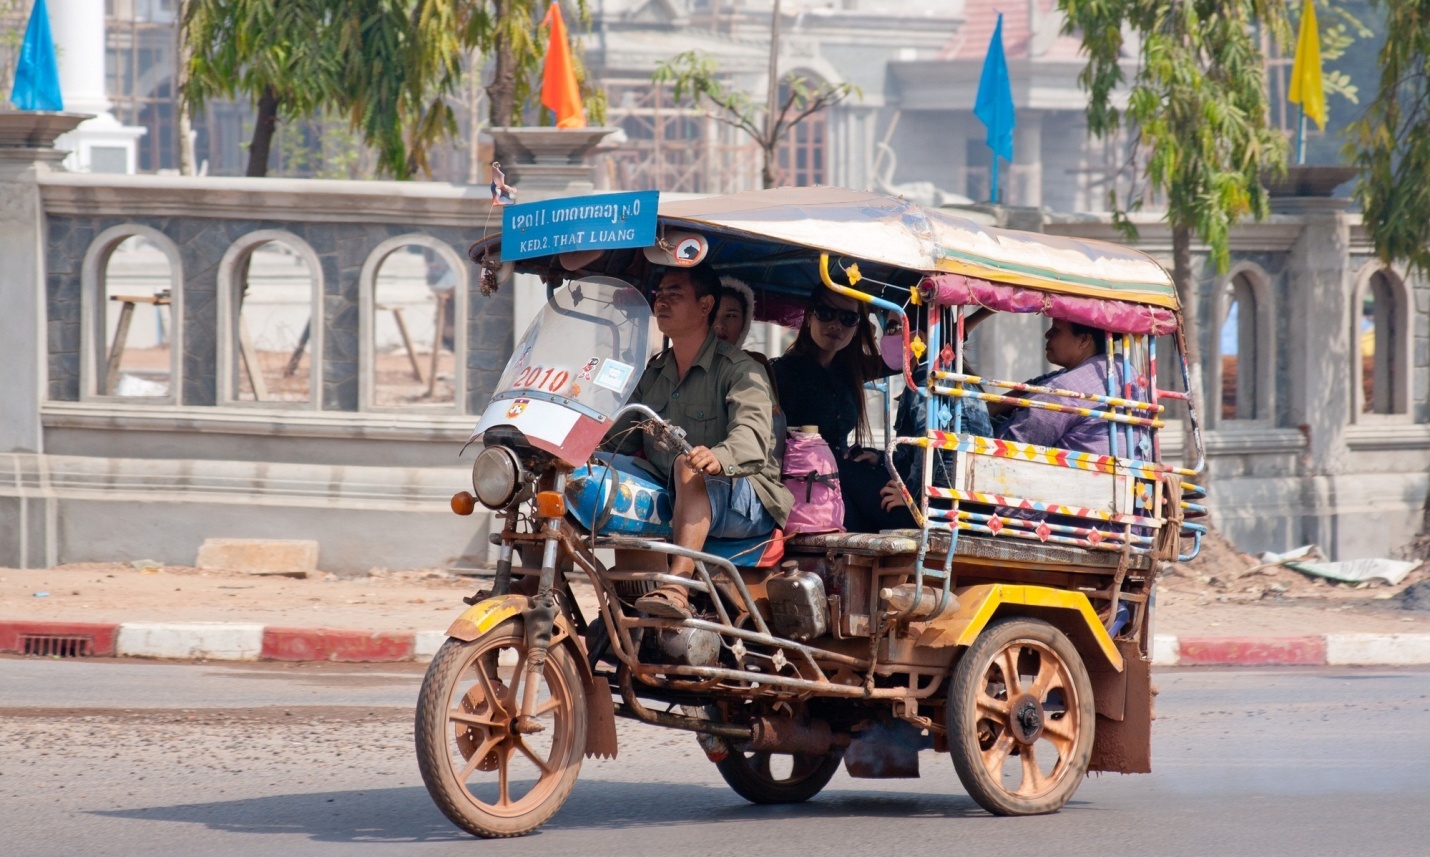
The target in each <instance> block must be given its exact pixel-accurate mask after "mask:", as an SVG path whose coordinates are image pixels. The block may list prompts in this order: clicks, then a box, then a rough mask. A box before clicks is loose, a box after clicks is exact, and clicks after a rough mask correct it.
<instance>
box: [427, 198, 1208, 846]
mask: <svg viewBox="0 0 1430 857" xmlns="http://www.w3.org/2000/svg"><path fill="white" fill-rule="evenodd" d="M518 237H519V236H514V235H496V236H493V237H491V238H488V239H486V240H484V241H482V242H479V243H478V244H477V245H474V246H473V248H472V249H471V251H470V255H471V257H472V259H473V261H474V262H475V263H476V264H477V265H478V266H480V268H481V275H482V278H483V283H484V284H485V286H486V287H487V288H488V289H492V288H511V287H514V286H513V285H512V283H511V270H512V268H513V263H512V262H509V261H508V262H503V260H502V258H501V250H502V247H503V244H504V243H506V242H512V241H515V240H517V239H518ZM697 257H698V258H697ZM653 260H654V261H653ZM692 260H693V262H698V263H699V264H704V265H709V266H711V267H712V268H713V269H714V270H715V271H717V272H719V273H722V274H725V273H728V274H731V275H734V276H738V277H739V278H741V279H742V280H744V281H745V282H746V283H748V284H750V286H751V287H752V289H753V290H754V292H755V295H756V311H757V315H758V317H760V318H762V319H767V320H775V321H780V322H784V323H787V324H798V322H799V319H800V317H801V314H802V312H803V309H804V306H805V303H806V302H807V301H808V299H809V295H810V294H811V293H812V292H813V291H814V290H816V289H817V288H820V287H821V286H822V287H823V288H825V289H829V290H832V291H834V292H837V293H839V294H841V295H844V296H846V297H852V298H854V299H856V300H858V301H862V302H866V303H868V304H869V305H871V306H872V307H874V308H876V309H877V310H878V311H879V312H880V313H881V314H883V315H884V317H886V318H887V319H889V320H890V321H891V322H895V323H897V324H899V325H900V327H899V328H897V329H901V331H902V333H901V334H899V335H900V337H901V340H902V341H901V343H900V348H899V349H898V352H899V353H901V354H902V358H901V359H902V364H903V365H902V366H897V367H894V371H895V374H894V376H893V377H892V378H891V379H890V381H889V383H888V384H885V385H883V387H882V389H881V390H880V391H879V393H878V394H876V395H882V397H883V401H884V404H885V406H884V408H883V420H882V422H883V433H882V436H883V445H884V451H885V453H886V456H887V460H888V461H892V459H893V456H894V455H895V453H897V452H898V451H899V450H901V449H904V450H913V451H914V452H915V453H916V454H917V455H919V456H921V465H920V468H921V474H922V475H921V477H920V479H919V480H918V481H919V482H920V483H921V484H907V482H908V480H905V479H904V478H903V477H901V476H900V472H899V470H898V469H897V468H896V467H894V466H893V465H892V464H890V465H889V467H888V471H889V475H890V479H891V480H893V481H894V482H896V483H897V484H898V485H899V486H901V493H902V497H903V498H904V502H905V503H906V505H907V507H908V510H909V513H910V515H911V517H912V519H913V520H914V522H915V523H916V526H915V527H914V528H912V529H905V530H896V531H885V532H874V533H853V532H831V533H823V534H815V535H810V534H805V535H799V536H793V537H788V536H786V535H785V534H783V533H780V532H778V531H776V532H775V533H772V534H770V535H768V536H761V537H759V538H756V539H750V540H746V541H741V542H733V543H725V542H719V541H715V540H712V541H708V542H707V543H706V544H705V546H704V548H703V550H699V551H691V550H687V549H685V548H681V547H679V546H678V545H675V544H674V543H673V542H672V541H670V538H669V537H670V533H671V528H670V519H671V507H670V498H669V495H668V493H667V492H666V491H665V487H666V486H662V485H657V484H653V483H650V482H647V481H642V480H640V479H638V478H632V477H630V476H628V475H625V474H622V473H620V472H618V471H616V470H614V469H612V468H610V467H608V466H605V465H604V464H603V463H602V461H600V460H596V459H594V458H593V454H594V453H595V452H596V451H597V448H598V445H599V444H600V443H601V442H602V440H603V437H605V435H606V434H607V432H608V431H609V430H610V428H611V427H612V426H613V425H615V424H617V423H618V422H620V421H622V420H627V419H629V418H631V416H632V415H635V416H636V418H637V419H638V424H639V426H640V428H641V429H642V430H644V431H648V432H651V433H652V434H653V435H655V437H656V438H657V439H658V440H659V441H660V442H661V443H664V444H668V445H669V446H670V447H671V448H673V449H680V448H681V446H682V444H684V440H683V432H682V430H681V427H680V426H673V425H671V424H669V423H668V422H666V421H664V420H663V419H661V418H660V416H659V415H658V414H656V413H654V412H652V411H650V410H649V409H645V408H642V406H641V405H640V404H639V403H634V402H631V401H629V399H630V397H631V395H632V393H633V391H634V389H635V386H636V383H637V380H638V379H639V377H640V374H641V369H642V367H643V366H644V365H645V364H646V362H647V360H648V359H649V358H650V357H651V355H652V353H653V349H654V347H655V345H654V344H653V337H652V321H651V310H650V306H649V303H648V294H649V292H650V289H651V288H652V286H653V284H654V283H655V282H656V281H657V280H658V279H659V277H660V274H661V271H662V267H661V265H660V264H658V263H660V262H664V263H666V264H671V265H681V264H692V263H693V262H692ZM514 266H515V269H516V270H517V271H520V272H524V273H527V274H535V275H538V277H539V279H540V282H541V283H543V284H544V286H545V289H546V291H547V294H548V302H547V305H546V307H545V309H544V310H543V311H542V312H541V313H540V314H539V315H538V317H537V318H536V320H535V321H534V322H533V323H532V324H531V327H530V328H529V329H528V330H527V331H526V333H525V335H524V336H523V337H521V338H520V339H519V340H518V341H517V343H516V348H515V349H514V353H513V355H512V358H511V362H510V363H509V364H508V366H507V368H506V370H505V373H504V374H503V376H502V377H501V380H500V382H499V384H498V387H497V389H496V391H495V393H494V395H493V397H492V399H491V402H490V405H489V407H488V409H487V410H486V412H485V413H484V414H483V416H482V418H481V421H480V423H479V424H478V426H477V429H476V432H475V433H474V435H473V438H474V440H476V441H479V444H480V446H479V451H478V452H477V454H476V457H475V462H474V465H473V486H472V489H471V492H470V493H468V492H463V493H461V494H459V495H458V496H457V497H454V500H453V507H454V510H456V511H458V512H459V513H469V512H470V511H471V510H472V508H473V507H474V504H475V503H481V504H483V505H484V506H486V507H487V508H489V509H491V510H494V511H495V512H496V513H497V514H498V515H499V516H501V519H502V521H503V522H504V526H503V529H502V531H501V533H500V535H499V536H493V539H494V541H495V540H497V539H499V541H500V554H499V556H500V559H499V561H498V563H497V566H496V572H495V580H494V583H493V585H492V586H491V588H490V591H487V592H482V593H479V594H478V596H474V597H473V598H471V599H468V602H469V603H470V605H471V606H470V608H469V609H467V610H466V611H465V612H463V613H462V614H461V615H460V616H459V617H458V618H457V619H456V621H454V622H453V623H452V625H451V627H450V628H449V629H448V632H447V634H448V637H449V639H448V640H447V641H446V643H445V644H444V645H443V646H442V647H441V649H440V651H439V652H438V653H437V655H436V657H435V658H434V659H433V661H432V663H431V666H430V668H429V670H428V673H427V677H426V680H425V682H424V684H423V688H422V693H421V699H420V702H419V705H418V709H417V719H416V743H417V753H418V759H419V762H420V766H421V770H422V775H423V778H424V780H425V782H426V784H427V787H428V789H429V791H430V792H431V794H432V796H433V798H434V800H435V801H436V803H437V805H438V806H439V807H440V808H441V809H442V811H443V812H444V813H445V814H446V815H447V816H448V817H449V818H450V819H451V820H452V821H453V822H454V823H456V824H457V825H458V826H459V827H462V828H463V829H465V830H468V831H470V832H472V833H474V834H476V835H479V836H515V835H521V834H524V833H528V832H530V831H532V830H534V829H535V828H537V827H538V826H539V825H541V824H542V823H543V822H545V821H546V820H547V819H549V818H550V817H551V816H552V815H553V814H554V813H556V811H557V810H558V809H559V808H560V806H561V805H562V803H563V801H564V800H565V799H566V797H567V795H568V794H569V792H570V790H571V788H572V786H573V784H574V782H575V780H576V778H577V774H578V772H579V770H580V767H581V762H582V759H583V758H584V757H585V756H589V755H595V756H605V757H614V756H615V755H616V751H617V739H616V734H617V733H616V728H615V718H616V717H627V718H633V719H635V720H640V721H643V722H646V723H651V724H655V725H658V726H664V727H670V728H674V729H683V730H688V731H690V732H692V733H695V737H696V738H697V739H698V740H699V742H700V746H701V747H702V748H703V749H704V751H705V753H706V754H707V755H708V756H709V758H710V759H711V760H712V761H713V762H714V763H715V764H716V766H717V767H718V768H719V771H720V773H721V775H722V776H723V777H724V779H725V780H726V781H727V782H728V783H729V784H730V786H731V787H732V788H733V789H734V790H735V791H736V792H738V793H739V794H740V795H742V796H743V797H745V798H747V799H748V800H751V801H754V802H757V803H786V802H798V801H803V800H807V799H809V798H810V797H812V796H814V795H815V794H817V793H818V792H819V791H820V789H822V788H823V787H824V786H825V785H826V784H827V783H828V782H829V780H830V779H831V777H833V776H834V774H835V773H836V772H837V770H838V768H839V767H840V765H841V764H843V765H844V766H845V767H846V768H847V770H848V772H849V774H850V775H851V776H855V777H886V776H916V775H917V770H918V752H919V750H920V749H932V750H935V751H937V752H940V753H948V754H949V755H950V756H951V757H952V761H953V764H954V767H955V769H956V770H957V773H958V776H959V778H960V780H961V782H962V783H963V785H964V787H965V788H966V789H967V791H968V793H969V794H970V795H971V796H972V797H973V798H974V799H975V800H976V801H977V802H978V803H979V804H980V805H982V806H983V807H984V808H986V809H987V810H989V811H990V812H992V813H995V814H1000V815H1026V814H1034V813H1046V812H1053V811H1056V810H1058V809H1059V808H1060V807H1062V806H1063V805H1064V804H1065V803H1066V802H1067V801H1068V800H1069V798H1070V797H1071V796H1072V795H1073V793H1074V791H1075V790H1076V789H1077V787H1078V785H1079V784H1080V782H1081V780H1082V778H1083V777H1084V775H1085V774H1086V773H1087V772H1089V771H1118V772H1124V773H1136V772H1145V771H1148V770H1150V767H1149V766H1150V736H1151V721H1152V718H1153V705H1152V701H1153V700H1152V695H1153V690H1152V686H1151V683H1150V673H1149V666H1150V644H1151V639H1152V632H1151V628H1152V618H1153V607H1154V588H1155V581H1156V579H1157V575H1158V571H1159V568H1160V567H1161V565H1162V564H1163V563H1166V562H1170V561H1175V560H1177V559H1179V558H1182V559H1186V558H1189V557H1190V556H1191V555H1193V554H1195V552H1196V550H1197V547H1198V545H1199V543H1200V538H1201V534H1202V533H1203V532H1205V527H1204V526H1203V525H1202V524H1200V523H1198V522H1197V520H1196V519H1197V518H1199V517H1201V516H1204V515H1205V512H1206V510H1205V507H1204V506H1202V505H1200V504H1199V503H1198V502H1197V501H1198V500H1200V499H1201V497H1202V496H1203V494H1204V492H1203V490H1202V489H1201V488H1200V487H1198V486H1197V485H1196V484H1194V482H1193V480H1194V479H1195V478H1196V475H1197V473H1198V472H1200V470H1201V439H1200V434H1199V431H1198V429H1197V423H1196V412H1195V408H1194V406H1193V402H1191V401H1190V400H1189V399H1188V397H1187V395H1186V394H1185V393H1184V392H1182V391H1184V390H1185V389H1186V388H1187V386H1186V374H1187V367H1186V364H1185V361H1184V360H1183V359H1182V357H1181V355H1182V353H1183V349H1182V347H1181V345H1182V333H1181V328H1180V325H1179V321H1180V315H1179V309H1178V304H1177V300H1176V293H1175V290H1174V289H1173V286H1172V283H1171V281H1170V278H1169V277H1168V276H1167V274H1166V272H1165V271H1164V270H1163V269H1162V268H1161V267H1160V266H1159V265H1158V264H1157V263H1156V262H1155V261H1153V260H1152V259H1150V258H1149V257H1147V256H1145V255H1143V254H1141V253H1139V252H1136V251H1134V250H1130V249H1128V248H1125V247H1121V246H1117V245H1113V244H1106V243H1101V242H1095V241H1084V240H1077V239H1072V238H1064V237H1054V236H1049V235H1043V234H1032V233H1022V232H1016V231H1009V230H1003V229H997V228H991V227H984V226H980V225H978V224H976V223H974V222H972V221H970V220H967V219H963V218H960V217H958V216H957V215H956V214H954V213H950V212H947V211H942V210H929V209H922V208H920V207H918V206H915V205H912V204H910V203H908V202H905V201H903V200H901V199H896V198H891V197H886V196H880V195H876V194H871V193H859V192H853V191H846V190H840V189H835V188H801V189H782V190H773V191H760V192H752V193H743V194H736V195H732V196H725V197H711V198H707V199H699V200H694V201H680V202H672V203H668V204H664V205H662V206H661V207H660V210H659V219H658V226H657V236H656V240H655V245H654V246H653V247H648V248H634V249H619V250H607V251H603V252H589V251H588V252H581V253H564V254H563V253H555V252H554V253H551V254H549V255H544V256H537V257H535V258H527V259H524V260H522V261H519V262H516V263H514ZM975 310H992V311H996V312H1000V313H1038V314H1041V315H1043V316H1045V317H1047V318H1049V319H1061V320H1064V321H1068V322H1076V323H1078V324H1081V325H1084V326H1087V327H1091V328H1096V329H1097V330H1099V331H1102V332H1103V333H1102V335H1103V336H1105V341H1104V342H1102V343H1101V345H1102V346H1103V349H1102V350H1103V353H1104V354H1105V356H1104V357H1102V358H1100V359H1105V361H1106V373H1105V374H1106V378H1107V384H1106V389H1105V390H1098V391H1096V392H1091V393H1090V392H1087V391H1085V390H1084V391H1075V390H1067V389H1059V388H1057V387H1049V386H1046V385H1043V384H1040V383H1036V382H1031V383H1030V382H1025V381H1018V380H1006V379H996V378H989V377H982V376H979V375H976V374H974V373H973V372H972V371H971V368H970V367H969V366H968V365H966V364H965V358H964V354H963V351H964V349H963V348H962V347H961V345H960V343H962V342H963V339H964V333H965V331H964V326H965V321H966V320H967V318H968V317H969V314H970V313H971V312H973V311H975ZM892 329H895V328H892V327H891V330H892ZM1159 351H1160V352H1161V360H1160V365H1161V367H1162V368H1163V369H1165V368H1166V367H1167V366H1168V363H1169V357H1170V368H1171V372H1170V373H1167V372H1165V371H1164V372H1162V373H1161V374H1159ZM1168 374H1170V375H1171V376H1172V378H1173V382H1171V383H1168V382H1167V381H1166V380H1165V377H1166V376H1167V375H1168ZM916 378H917V379H918V383H915V379H916ZM901 380H902V384H903V386H904V387H905V390H904V393H903V395H904V396H911V397H916V399H915V403H916V407H917V408H920V409H923V411H924V416H925V418H924V420H923V421H922V423H921V424H922V426H924V427H926V428H925V430H923V431H922V432H920V433H917V434H913V435H904V436H900V434H899V433H898V432H897V431H896V430H895V419H894V406H893V403H892V394H893V392H894V390H892V389H890V386H893V387H898V386H899V384H900V381H901ZM973 402H983V403H988V404H996V405H1000V406H1002V407H1003V408H1004V409H1007V408H1008V407H1012V408H1015V409H1035V410H1047V411H1052V412H1062V413H1066V412H1074V413H1076V414H1077V415H1079V416H1080V417H1084V418H1087V419H1091V420H1096V421H1100V422H1101V423H1102V424H1105V431H1106V433H1107V434H1106V442H1107V448H1108V453H1107V454H1099V453H1091V452H1087V451H1079V450H1075V449H1061V448H1050V447H1042V446H1033V445H1030V444H1026V443H1020V442H1017V441H1013V440H1008V439H1006V438H999V437H997V436H991V437H990V436H980V435H976V434H971V433H969V432H967V431H966V430H965V412H966V410H967V409H968V408H969V407H972V403H973ZM1183 420H1185V422H1186V425H1187V426H1189V431H1188V432H1186V433H1185V438H1186V441H1185V442H1186V444H1189V445H1190V448H1191V449H1192V450H1193V451H1194V453H1195V455H1194V456H1192V457H1193V458H1195V459H1196V461H1197V463H1196V464H1195V465H1193V466H1191V467H1183V466H1182V465H1181V463H1180V462H1179V461H1174V462H1167V461H1164V460H1163V452H1164V449H1163V437H1162V436H1163V430H1164V428H1165V427H1166V426H1167V425H1168V424H1169V423H1170V424H1173V425H1179V424H1180V423H1182V422H1183ZM1176 434H1177V435H1178V436H1182V433H1180V432H1176ZM1180 446H1181V444H1178V447H1179V448H1180ZM672 555H684V556H688V557H691V558H693V559H694V561H695V574H694V576H693V577H688V578H687V577H676V576H673V575H670V574H669V573H668V569H667V561H668V559H669V557H671V556H672ZM576 579H581V580H585V581H589V583H590V586H591V587H592V589H593V591H594V595H595V600H596V602H597V604H598V606H599V609H598V611H596V612H595V613H590V612H583V611H582V609H581V608H580V607H579V606H578V605H577V603H576V598H575V594H574V591H573V588H572V582H573V580H576ZM669 583H677V584H678V585H683V586H686V587H688V588H689V590H690V593H691V603H692V606H693V608H694V611H695V612H694V615H693V616H692V617H691V618H688V619H673V618H660V617H656V616H650V615H645V614H643V613H641V612H639V611H638V610H637V609H636V608H635V606H634V604H635V601H636V600H637V599H638V598H639V597H640V596H641V595H642V594H643V593H646V592H649V591H650V589H651V588H653V587H654V586H656V585H659V584H669Z"/></svg>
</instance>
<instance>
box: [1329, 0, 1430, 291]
mask: <svg viewBox="0 0 1430 857" xmlns="http://www.w3.org/2000/svg"><path fill="white" fill-rule="evenodd" d="M1377 5H1380V4H1379V3H1378V2H1377ZM1384 7H1385V10H1386V28H1385V29H1386V37H1385V44H1384V45H1383V46H1382V47H1381V49H1380V56H1379V63H1380V85H1379V87H1378V88H1377V90H1376V95H1375V99H1374V100H1373V101H1371V103H1370V105H1369V106H1368V107H1367V108H1366V112H1365V115H1363V116H1362V117H1361V118H1360V119H1359V120H1357V121H1356V122H1354V123H1353V124H1352V125H1351V127H1350V141H1349V142H1348V144H1347V147H1346V148H1347V155H1348V156H1349V157H1351V158H1352V159H1353V162H1354V163H1355V165H1356V166H1357V167H1359V168H1360V181H1359V182H1358V183H1357V185H1356V191H1355V193H1356V198H1357V199H1358V200H1359V201H1360V204H1361V207H1362V208H1363V209H1364V223H1365V229H1366V232H1367V233H1369V234H1370V238H1371V241H1372V243H1373V244H1374V246H1375V252H1376V255H1378V256H1379V257H1380V258H1381V259H1382V260H1384V261H1386V262H1387V263H1388V262H1392V261H1406V262H1408V263H1410V265H1411V266H1412V267H1414V268H1417V269H1419V270H1420V271H1421V273H1427V274H1430V182H1427V181H1426V177H1427V176H1430V2H1427V0H1401V2H1394V3H1385V4H1384Z"/></svg>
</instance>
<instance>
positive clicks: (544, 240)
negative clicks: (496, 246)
mask: <svg viewBox="0 0 1430 857" xmlns="http://www.w3.org/2000/svg"><path fill="white" fill-rule="evenodd" d="M659 202H660V191H656V190H644V191H637V192H634V193H602V194H596V195H593V196H572V197H566V198H564V199H547V200H542V201H541V202H524V203H521V204H520V205H508V206H507V207H506V208H504V209H502V222H501V231H502V242H501V257H502V261H503V262H514V261H516V260H518V259H530V258H532V257H534V256H549V255H551V254H553V253H568V252H571V251H573V250H614V249H616V248H619V247H648V246H650V245H651V244H654V243H655V218H656V207H657V205H658V204H659Z"/></svg>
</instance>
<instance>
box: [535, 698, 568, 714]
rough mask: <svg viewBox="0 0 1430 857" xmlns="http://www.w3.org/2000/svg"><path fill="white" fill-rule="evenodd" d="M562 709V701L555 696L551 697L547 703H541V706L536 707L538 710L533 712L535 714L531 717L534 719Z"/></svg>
mask: <svg viewBox="0 0 1430 857" xmlns="http://www.w3.org/2000/svg"><path fill="white" fill-rule="evenodd" d="M560 707H561V700H560V699H557V698H556V697H554V696H553V697H551V698H550V699H548V700H546V701H545V702H543V703H541V704H540V705H538V706H536V710H535V711H533V712H531V716H532V717H540V716H541V715H543V714H549V713H551V712H552V711H555V710H556V709H558V708H560Z"/></svg>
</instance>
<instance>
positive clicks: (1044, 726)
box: [974, 640, 1080, 798]
mask: <svg viewBox="0 0 1430 857" xmlns="http://www.w3.org/2000/svg"><path fill="white" fill-rule="evenodd" d="M974 704H975V705H976V706H977V713H978V716H977V721H976V722H977V730H978V747H979V751H980V755H981V761H982V763H983V767H984V769H985V770H986V771H987V773H988V776H989V777H990V778H991V779H992V781H993V782H995V783H998V784H1000V785H1001V787H1002V788H1003V789H1004V790H1005V791H1006V792H1008V793H1009V794H1011V795H1014V796H1016V797H1020V798H1038V797H1042V796H1044V795H1047V794H1049V793H1051V792H1052V791H1054V790H1055V789H1056V788H1057V787H1058V785H1059V783H1061V781H1062V780H1063V778H1064V777H1065V776H1066V775H1067V772H1068V769H1069V766H1070V764H1071V760H1073V759H1075V758H1077V753H1076V750H1077V743H1078V736H1079V734H1080V730H1079V726H1080V724H1079V723H1078V717H1079V714H1078V710H1079V709H1078V700H1077V689H1076V687H1075V685H1074V684H1073V679H1072V673H1071V671H1070V670H1069V668H1068V665H1067V664H1066V663H1064V662H1063V659H1062V658H1061V657H1059V656H1058V654H1057V653H1056V652H1054V651H1053V650H1052V649H1051V648H1049V647H1048V646H1046V645H1044V644H1043V643H1039V642H1037V641H1033V640H1016V641H1013V642H1011V643H1009V644H1008V645H1006V646H1004V647H1003V648H1002V649H1000V650H999V651H998V652H997V653H996V654H994V656H993V657H992V658H990V659H989V661H988V663H987V665H986V666H985V667H984V670H983V677H982V680H981V682H980V684H979V687H978V695H977V697H976V699H975V701H974Z"/></svg>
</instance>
